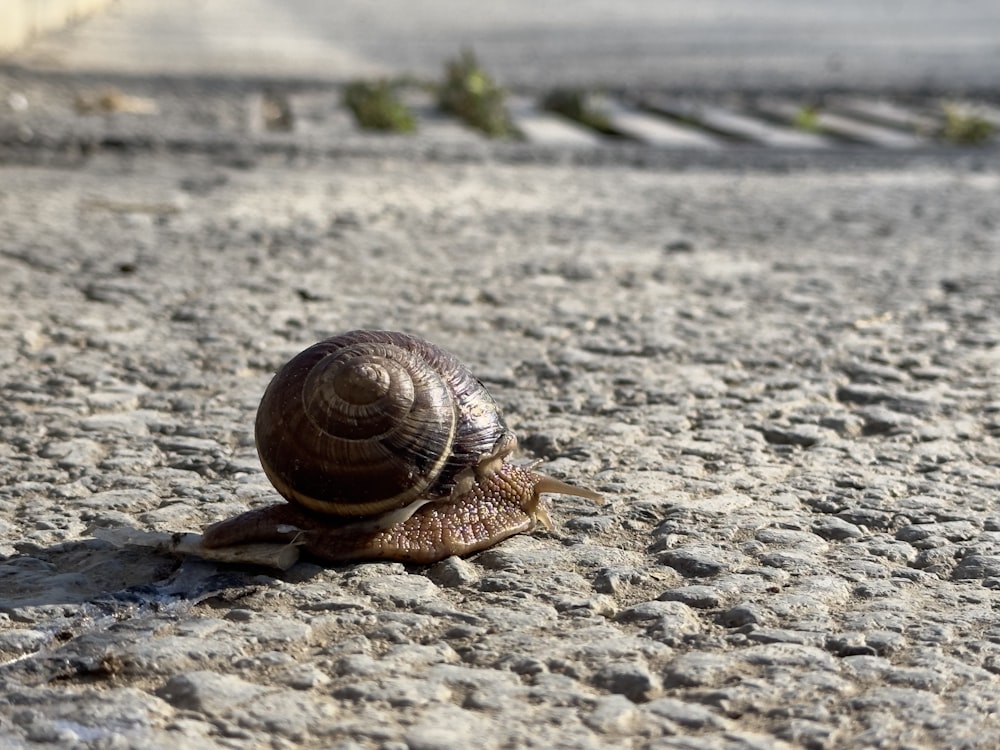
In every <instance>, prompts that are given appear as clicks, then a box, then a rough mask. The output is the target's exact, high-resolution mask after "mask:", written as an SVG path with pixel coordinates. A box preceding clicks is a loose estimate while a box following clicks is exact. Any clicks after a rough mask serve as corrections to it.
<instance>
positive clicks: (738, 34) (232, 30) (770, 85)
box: [13, 0, 1000, 92]
mask: <svg viewBox="0 0 1000 750" xmlns="http://www.w3.org/2000/svg"><path fill="white" fill-rule="evenodd" d="M463 46H471V47H473V48H474V49H475V50H476V51H477V53H478V54H479V55H480V57H481V58H482V59H483V60H485V61H486V63H487V64H488V65H489V67H490V68H491V69H492V70H494V71H495V72H496V74H497V75H498V76H499V77H500V79H501V80H502V81H503V82H504V83H506V84H508V85H513V86H522V87H548V86H552V85H566V84H573V85H588V86H589V85H607V86H614V87H622V86H647V87H659V88H665V89H671V88H691V89H699V90H706V89H727V90H731V89H736V88H744V89H747V88H750V89H776V88H779V89H784V88H798V89H826V88H831V87H837V88H849V89H852V90H856V91H857V90H867V91H871V90H900V89H914V88H923V89H933V90H941V91H947V92H950V91H955V90H966V89H970V88H975V89H984V88H992V87H995V86H996V82H997V80H1000V5H998V4H997V3H995V2H991V0H968V1H967V2H961V3H958V2H950V3H941V2H934V1H933V0H883V1H882V2H873V1H872V0H845V1H844V2H837V3H829V2H817V1H815V0H812V1H810V2H804V1H803V2H792V1H789V0H760V1H758V2H753V3H747V2H742V1H741V0H702V1H701V2H697V3H691V2H679V1H677V0H671V1H669V2H664V1H663V0H625V1H623V2H614V3H611V2H596V1H594V0H589V1H587V2H577V3H572V4H568V3H538V2H531V1H530V0H513V1H512V2H504V3H493V4H490V3H486V4H484V3H468V2H460V1H459V0H434V1H433V2H426V3H420V5H419V10H417V6H414V5H413V4H412V3H409V2H405V1H403V0H391V1H390V2H380V3H378V4H372V3H368V2H364V1H363V0H345V1H344V2H337V3H327V2H321V1H319V0H256V1H255V2H244V1H243V0H239V1H234V0H219V1H218V2H211V3H205V2H200V1H199V0H180V1H179V2H172V3H162V2H158V1H157V0H130V2H123V3H121V4H119V5H116V6H113V7H112V8H111V9H110V10H109V11H108V12H106V13H103V14H101V15H99V16H97V17H95V18H93V19H90V20H88V21H87V22H85V23H83V24H81V25H80V26H78V27H76V28H73V29H70V30H68V31H66V32H65V33H62V34H58V35H53V36H51V37H48V38H46V39H43V40H39V41H37V42H36V43H35V44H33V45H32V46H31V47H29V48H28V49H26V50H24V51H22V52H21V53H19V54H18V55H16V56H15V57H14V58H13V60H14V61H15V62H17V63H20V64H25V65H28V66H29V67H35V68H44V69H50V70H62V71H68V72H83V71H91V72H93V71H100V72H116V73H125V74H149V73H168V74H180V75H190V74H197V75H205V74H213V75H215V74H219V75H253V76H276V77H296V78H310V79H319V80H333V81H343V80H345V79H348V78H352V77H356V76H367V75H374V74H395V73H414V74H417V75H423V76H429V75H436V74H438V73H439V70H440V67H441V64H442V61H443V60H444V59H446V58H449V57H452V56H454V54H455V53H456V52H457V51H458V50H459V49H460V48H461V47H463Z"/></svg>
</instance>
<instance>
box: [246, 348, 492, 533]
mask: <svg viewBox="0 0 1000 750" xmlns="http://www.w3.org/2000/svg"><path fill="white" fill-rule="evenodd" d="M506 435H509V432H508V430H507V428H506V425H505V424H504V422H503V419H502V417H501V416H500V412H499V409H498V407H497V406H496V403H495V402H494V401H493V399H492V398H491V397H490V396H489V394H488V393H487V392H486V390H485V389H484V388H483V387H482V385H481V384H480V383H479V381H477V380H476V378H475V377H474V376H473V375H472V374H471V373H470V372H469V370H468V369H467V368H466V367H465V366H464V365H463V364H462V363H461V362H459V361H458V360H457V359H456V358H455V357H453V356H452V355H450V354H448V353H447V352H445V351H443V350H441V349H439V348H437V347H435V346H434V345H432V344H430V343H428V342H426V341H423V340H421V339H418V338H416V337H413V336H409V335H406V334H401V333H395V332H388V331H351V332H349V333H345V334H342V335H340V336H334V337H332V338H329V339H326V340H324V341H321V342H319V343H318V344H315V345H313V346H311V347H309V348H308V349H306V350H305V351H303V352H301V353H300V354H298V355H297V356H295V357H294V358H293V359H292V360H290V361H289V362H288V363H287V364H286V365H285V366H284V367H283V368H282V369H281V370H280V371H279V372H278V373H277V375H275V377H274V379H273V380H272V381H271V383H270V385H269V386H268V388H267V390H266V392H265V394H264V397H263V399H262V400H261V404H260V407H259V409H258V411H257V422H256V440H257V451H258V453H259V455H260V459H261V464H262V465H263V467H264V471H265V473H266V474H267V476H268V478H269V479H270V480H271V482H272V484H274V486H275V488H276V489H277V490H278V492H279V493H280V494H282V495H283V496H284V497H285V498H286V499H288V500H289V501H291V502H294V503H297V504H299V505H302V506H304V507H306V508H308V509H311V510H316V511H321V512H324V513H329V514H333V515H341V516H363V515H372V514H377V513H382V512H384V511H387V510H391V509H394V508H400V507H403V506H405V505H408V504H409V503H411V502H413V501H414V500H416V499H418V498H423V497H432V498H433V497H445V496H447V495H449V494H450V493H451V491H452V489H453V488H454V486H455V483H456V481H457V478H458V475H459V474H461V473H462V472H463V471H465V470H467V469H469V468H470V467H474V466H475V465H476V464H477V463H478V462H479V461H480V460H481V459H482V458H483V456H488V455H489V454H490V452H491V451H492V450H493V449H494V446H496V445H498V444H500V443H502V441H501V438H502V437H504V436H506Z"/></svg>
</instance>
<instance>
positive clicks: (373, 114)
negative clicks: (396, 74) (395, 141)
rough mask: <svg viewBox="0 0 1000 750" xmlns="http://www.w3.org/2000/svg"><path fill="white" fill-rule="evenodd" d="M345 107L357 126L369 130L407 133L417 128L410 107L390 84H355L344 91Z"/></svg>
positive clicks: (382, 82) (397, 88)
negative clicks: (349, 111)
mask: <svg viewBox="0 0 1000 750" xmlns="http://www.w3.org/2000/svg"><path fill="white" fill-rule="evenodd" d="M344 104H345V106H347V108H348V109H350V110H351V112H353V113H354V119H355V120H357V122H358V125H360V126H361V127H362V128H366V129H368V130H390V131H394V132H398V133H410V132H412V131H414V130H416V128H417V124H416V121H415V120H414V118H413V113H412V112H411V111H410V108H409V107H407V106H406V104H404V103H403V101H402V100H401V99H400V98H399V87H398V86H397V85H395V84H393V83H390V82H389V81H354V82H353V83H350V84H348V85H347V87H346V88H345V89H344Z"/></svg>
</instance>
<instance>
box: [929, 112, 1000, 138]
mask: <svg viewBox="0 0 1000 750" xmlns="http://www.w3.org/2000/svg"><path fill="white" fill-rule="evenodd" d="M941 106H942V108H943V109H944V125H942V126H941V131H940V136H941V138H942V139H943V140H945V141H947V142H948V143H951V144H954V145H957V146H977V145H980V144H982V143H985V142H986V141H988V140H989V139H990V138H992V137H993V135H994V134H995V133H996V127H995V126H994V125H993V123H991V122H990V121H989V120H985V119H983V118H982V117H980V116H979V115H978V114H976V113H975V112H974V111H971V110H969V109H968V108H967V107H962V106H960V105H957V104H951V103H945V104H943V105H941Z"/></svg>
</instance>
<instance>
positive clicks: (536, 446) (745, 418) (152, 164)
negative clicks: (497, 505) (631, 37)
mask: <svg viewBox="0 0 1000 750" xmlns="http://www.w3.org/2000/svg"><path fill="white" fill-rule="evenodd" d="M123 81H124V82H123ZM105 85H109V86H121V87H122V90H120V91H118V93H117V94H114V96H112V99H111V104H113V105H114V106H111V107H107V108H105V107H103V105H102V99H101V98H100V96H102V95H101V94H100V92H101V91H102V90H103V89H102V87H103V86H105ZM215 87H217V88H215ZM95 96H97V98H94V97H95ZM290 96H292V97H293V99H294V97H299V98H298V99H294V102H293V103H296V106H299V107H303V108H305V104H308V103H310V102H311V103H312V105H315V107H317V108H318V110H317V111H320V112H322V113H325V114H323V116H322V117H320V116H317V119H316V120H315V121H306V124H307V125H310V126H314V127H313V129H312V130H309V129H308V128H307V129H306V130H292V131H289V132H267V129H266V128H264V127H263V126H261V125H260V123H261V122H263V121H264V120H266V118H263V117H262V116H261V111H262V108H263V106H264V104H265V103H266V102H267V98H266V97H264V96H262V95H261V93H260V90H259V88H255V87H254V86H252V85H248V86H246V87H244V86H243V84H242V83H241V81H240V80H238V79H236V80H230V81H228V82H226V83H224V85H223V84H222V83H220V82H218V81H191V80H187V79H183V78H181V79H173V80H170V81H166V82H164V81H160V80H153V79H144V78H141V77H140V78H131V79H123V78H122V77H121V76H117V77H116V76H110V77H109V78H108V79H102V78H101V77H100V76H97V75H96V74H94V75H92V76H90V77H87V78H86V79H85V80H83V81H80V80H77V79H75V78H74V77H73V76H71V75H70V76H66V75H62V74H54V73H51V72H46V73H40V72H37V71H25V70H24V69H18V70H14V71H13V72H12V71H10V70H7V71H3V72H0V115H2V116H0V388H2V393H3V398H2V399H0V746H2V747H4V748H7V747H11V748H34V747H74V748H143V750H146V749H148V748H171V749H173V748H178V747H181V748H199V749H201V748H230V747H241V748H242V747H267V748H299V747H301V748H306V747H309V748H314V747H330V748H339V749H343V750H346V749H348V748H351V749H355V748H357V749H365V750H368V749H377V750H402V749H403V748H410V749H412V750H418V749H425V750H427V749H440V750H446V749H450V748H456V749H457V748H462V749H464V748H469V747H484V748H522V747H537V748H605V747H613V748H629V749H636V750H638V749H643V750H646V749H649V750H655V749H658V748H699V749H702V748H704V749H714V748H722V749H725V750H730V749H736V748H741V749H742V748H798V747H805V748H820V749H825V748H831V749H832V748H856V747H881V748H897V747H906V748H940V747H955V748H984V749H986V748H993V747H995V745H996V737H997V736H998V734H1000V627H998V624H997V612H998V607H1000V593H998V591H1000V510H998V504H997V497H998V491H1000V315H998V312H997V311H998V310H1000V222H998V219H997V212H996V206H997V205H998V204H1000V163H998V159H997V155H998V152H997V149H996V148H995V147H989V146H987V147H982V148H978V149H977V148H972V147H969V148H955V147H942V146H920V147H917V148H914V149H911V150H905V149H904V150H890V149H884V148H877V147H860V146H850V147H848V146H844V147H840V146H838V147H835V148H829V149H825V150H818V151H815V152H814V151H808V152H801V151H796V150H794V149H793V150H789V151H780V149H771V148H764V147H755V146H748V145H745V144H744V145H729V146H727V147H726V148H725V149H719V150H672V149H670V148H666V147H657V146H653V145H649V144H645V143H632V144H628V145H619V146H615V147H605V146H601V147H599V148H597V149H595V150H587V149H584V150H573V149H568V148H566V149H560V148H555V147H551V146H549V147H545V148H541V147H536V146H535V145H532V144H527V145H526V144H493V143H489V142H486V141H485V140H484V139H481V138H478V139H477V138H474V137H473V136H471V135H470V134H469V133H468V132H464V133H463V132H462V131H460V130H459V129H458V128H457V127H455V126H453V125H448V124H441V123H437V125H435V126H433V127H429V128H428V130H427V131H426V132H423V133H422V134H421V135H418V136H417V137H416V138H415V139H413V140H405V139H404V140H400V139H401V138H402V137H401V136H400V137H379V136H371V135H365V136H362V135H359V134H356V133H355V134H354V135H350V136H345V135H344V134H343V133H344V131H343V130H342V129H341V130H338V129H337V127H339V126H337V127H334V126H332V125H330V121H331V120H336V118H337V115H334V114H331V112H332V109H331V106H330V102H331V101H334V102H335V101H336V97H335V95H334V94H333V93H331V92H330V91H320V92H319V93H317V92H315V91H312V92H308V91H306V92H303V91H293V92H292V93H291V94H290ZM309 97H312V98H311V99H310V98H309ZM322 107H326V109H322ZM305 109H307V108H305ZM248 111H253V112H254V113H255V115H254V117H255V120H254V121H255V122H257V123H258V124H257V125H256V126H251V125H250V124H248V123H249V121H250V118H249V116H248V114H247V112H248ZM296 111H304V110H296ZM334 124H336V123H334ZM328 125H330V127H326V126H328ZM435 128H437V129H435ZM358 327H371V328H391V329H398V330H405V331H410V332H413V333H418V334H420V335H423V336H425V337H426V338H429V339H431V340H432V341H435V342H437V343H439V344H442V345H444V346H446V347H447V348H448V349H450V350H452V351H453V352H454V353H456V354H457V355H459V356H460V357H461V358H462V359H463V360H464V361H466V362H467V363H468V364H469V366H470V367H471V368H472V370H473V371H474V372H475V373H476V375H477V376H478V377H479V378H480V379H481V380H482V381H483V382H484V383H485V384H486V385H487V387H488V388H489V389H490V390H491V391H492V393H493V394H494V395H495V397H496V399H497V401H498V402H499V404H500V405H501V406H502V408H503V409H504V412H505V414H506V417H507V420H508V422H509V424H510V425H511V427H512V428H513V429H514V430H515V431H516V433H517V434H518V436H519V438H520V442H521V450H520V452H519V454H518V456H517V460H519V461H524V462H529V461H536V460H538V461H541V462H542V465H541V470H543V471H545V472H546V473H550V474H552V475H554V476H558V477H560V478H564V479H566V480H567V481H570V482H573V483H577V484H580V485H583V486H586V487H591V488H593V489H595V490H598V491H600V492H601V493H602V494H603V495H604V497H605V498H606V503H605V504H604V505H601V506H597V505H593V504H591V503H589V502H587V501H586V500H584V499H580V498H571V497H563V496H553V497H552V498H551V510H550V513H551V516H552V518H553V521H554V523H555V528H554V529H553V530H552V531H544V530H536V531H534V532H532V533H528V534H521V535H518V536H515V537H513V538H511V539H509V540H507V541H505V542H503V543H501V544H499V545H497V546H496V547H494V548H492V549H489V550H486V551H483V552H481V553H478V554H475V555H472V556H470V557H469V558H467V559H458V558H449V559H446V560H444V561H442V562H440V563H437V564H434V565H430V566H405V565H402V564H399V563H391V562H379V561H374V562H368V563H362V564H351V565H343V566H324V565H319V564H317V563H316V562H315V561H311V560H308V559H305V560H302V561H301V562H299V563H298V564H296V565H295V566H293V567H292V568H290V569H289V570H287V571H284V572H281V571H277V570H271V569H266V568H260V567H250V566H243V565H224V564H218V563H210V562H205V561H203V560H199V559H197V558H194V557H186V558H180V557H175V556H173V555H170V554H167V553H163V552H158V551H156V550H154V549H151V548H148V547H142V546H132V545H125V546H116V545H115V544H113V543H111V542H108V541H105V540H104V539H103V538H99V537H102V536H103V534H104V532H102V531H100V530H101V529H119V530H120V529H139V530H149V531H157V532H175V531H190V532H199V531H201V530H202V529H204V528H205V527H206V526H207V525H208V524H210V523H213V522H215V521H219V520H221V519H224V518H227V517H230V516H232V515H235V514H237V513H240V512H242V511H244V510H246V509H247V508H250V507H256V506H261V505H267V504H270V503H273V502H278V501H279V498H278V497H277V496H276V495H275V493H274V491H273V490H272V489H271V487H270V486H269V484H268V482H267V480H266V478H265V477H264V475H263V473H262V471H261V469H260V466H259V463H258V461H257V458H256V455H255V450H254V445H253V428H252V425H253V420H254V413H255V410H256V406H257V402H258V400H259V398H260V396H261V393H262V392H263V389H264V387H265V385H266V384H267V382H268V381H269V379H270V377H271V375H272V373H273V372H274V370H275V369H276V368H277V367H278V366H279V365H280V364H281V363H282V362H283V361H284V360H286V359H287V358H288V357H289V356H291V355H292V354H294V353H295V352H297V351H299V350H301V349H303V348H305V347H306V346H308V345H309V344H311V343H313V342H314V341H316V340H318V339H320V338H322V337H325V336H328V335H330V334H332V333H335V332H338V331H342V330H346V329H351V328H358Z"/></svg>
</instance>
